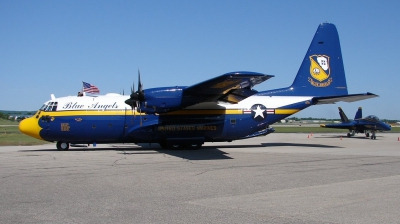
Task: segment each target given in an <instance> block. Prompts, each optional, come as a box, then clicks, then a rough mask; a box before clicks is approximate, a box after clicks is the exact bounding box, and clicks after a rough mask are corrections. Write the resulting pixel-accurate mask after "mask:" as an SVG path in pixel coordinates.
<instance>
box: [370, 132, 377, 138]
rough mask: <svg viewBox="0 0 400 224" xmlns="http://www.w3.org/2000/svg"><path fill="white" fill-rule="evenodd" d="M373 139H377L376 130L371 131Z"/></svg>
mask: <svg viewBox="0 0 400 224" xmlns="http://www.w3.org/2000/svg"><path fill="white" fill-rule="evenodd" d="M371 139H374V140H375V139H376V135H375V132H374V131H372V132H371Z"/></svg>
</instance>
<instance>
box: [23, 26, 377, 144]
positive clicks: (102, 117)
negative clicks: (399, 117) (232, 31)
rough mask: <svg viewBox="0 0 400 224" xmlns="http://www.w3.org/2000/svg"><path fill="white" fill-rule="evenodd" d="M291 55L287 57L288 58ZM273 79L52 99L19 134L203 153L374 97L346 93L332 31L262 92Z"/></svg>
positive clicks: (325, 29) (225, 78)
mask: <svg viewBox="0 0 400 224" xmlns="http://www.w3.org/2000/svg"><path fill="white" fill-rule="evenodd" d="M286 53H288V52H286ZM271 77H273V76H271V75H265V74H261V73H256V72H230V73H227V74H224V75H221V76H218V77H215V78H212V79H209V80H206V81H204V82H200V83H197V84H194V85H192V86H172V87H159V88H150V89H143V85H142V83H141V81H140V76H139V83H138V85H139V87H138V90H137V91H135V90H133V89H132V94H131V95H130V96H123V95H120V94H115V93H114V94H106V95H103V96H96V97H93V96H82V97H77V96H69V97H60V98H52V99H51V100H50V101H47V102H45V103H44V105H43V107H42V108H41V109H40V110H39V111H38V112H37V113H36V114H35V115H34V116H33V117H31V118H28V119H25V120H23V121H22V122H21V123H20V125H19V129H20V131H21V132H22V133H25V134H27V135H30V136H32V137H35V138H38V139H43V140H46V141H51V142H57V148H58V149H59V150H67V149H68V148H69V145H70V144H72V143H74V144H95V143H158V144H159V145H160V146H161V147H163V148H165V147H168V148H178V147H184V148H199V147H201V146H202V145H203V143H204V142H222V141H228V142H230V141H233V140H239V139H245V138H252V137H256V136H262V135H267V134H270V133H272V132H274V130H273V128H270V127H269V125H271V124H273V123H275V122H277V121H279V120H282V119H284V118H286V117H288V116H291V115H293V114H294V113H297V112H299V111H300V110H303V109H305V108H308V107H309V106H312V105H317V104H326V103H335V102H339V101H345V102H354V101H358V100H363V99H368V98H372V97H376V96H377V95H375V94H372V93H363V94H348V92H347V84H346V76H345V73H344V67H343V61H342V52H341V49H340V43H339V36H338V33H337V30H336V27H335V25H333V24H330V23H323V24H321V25H320V26H319V27H318V29H317V32H316V33H315V35H314V38H313V40H312V42H311V44H310V47H309V48H308V50H307V53H306V55H305V57H304V59H303V62H302V64H301V66H300V69H299V71H298V73H297V75H296V77H295V79H294V82H293V84H292V85H291V86H289V87H287V88H280V89H274V90H268V91H262V92H258V91H256V90H254V89H253V87H254V86H255V85H257V84H259V83H261V82H263V81H265V80H267V79H269V78H271Z"/></svg>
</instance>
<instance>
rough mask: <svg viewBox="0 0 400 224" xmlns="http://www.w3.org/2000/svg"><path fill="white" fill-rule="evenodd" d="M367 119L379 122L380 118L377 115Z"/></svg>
mask: <svg viewBox="0 0 400 224" xmlns="http://www.w3.org/2000/svg"><path fill="white" fill-rule="evenodd" d="M366 119H368V120H371V121H379V118H378V117H377V116H375V115H369V116H368V117H366Z"/></svg>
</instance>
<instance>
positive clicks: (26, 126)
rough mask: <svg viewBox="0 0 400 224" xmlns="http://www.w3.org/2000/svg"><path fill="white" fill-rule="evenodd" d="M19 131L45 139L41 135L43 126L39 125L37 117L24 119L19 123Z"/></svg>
mask: <svg viewBox="0 0 400 224" xmlns="http://www.w3.org/2000/svg"><path fill="white" fill-rule="evenodd" d="M18 128H19V131H20V132H22V133H24V134H26V135H29V136H31V137H34V138H37V139H40V140H43V138H42V137H40V134H39V133H40V130H42V128H41V127H40V126H39V124H38V119H37V118H35V117H30V118H26V119H24V120H22V121H21V122H20V123H19V126H18Z"/></svg>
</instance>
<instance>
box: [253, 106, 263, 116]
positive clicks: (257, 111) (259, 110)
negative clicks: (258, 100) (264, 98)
mask: <svg viewBox="0 0 400 224" xmlns="http://www.w3.org/2000/svg"><path fill="white" fill-rule="evenodd" d="M253 111H254V112H255V113H256V114H255V115H254V119H255V118H256V117H258V116H260V117H262V118H264V114H263V112H264V110H262V109H261V108H260V105H258V106H257V109H256V110H253Z"/></svg>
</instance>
